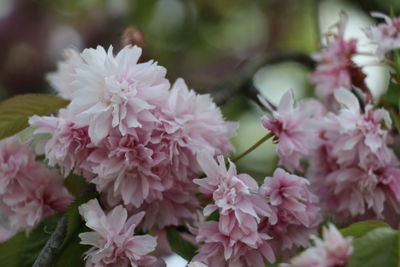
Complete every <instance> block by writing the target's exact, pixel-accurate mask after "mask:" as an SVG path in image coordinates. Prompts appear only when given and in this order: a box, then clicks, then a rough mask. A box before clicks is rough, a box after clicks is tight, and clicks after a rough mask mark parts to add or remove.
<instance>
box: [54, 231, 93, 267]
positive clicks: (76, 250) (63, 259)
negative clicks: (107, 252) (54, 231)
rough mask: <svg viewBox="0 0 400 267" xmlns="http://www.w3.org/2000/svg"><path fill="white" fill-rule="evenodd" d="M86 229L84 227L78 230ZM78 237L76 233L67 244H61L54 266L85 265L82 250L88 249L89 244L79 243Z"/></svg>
mask: <svg viewBox="0 0 400 267" xmlns="http://www.w3.org/2000/svg"><path fill="white" fill-rule="evenodd" d="M86 231H87V229H86V228H84V227H81V228H80V231H79V232H86ZM79 242H80V238H79V236H78V234H77V233H76V235H75V236H73V237H72V238H71V239H70V240H69V242H68V244H67V245H65V246H63V247H62V249H61V251H60V253H59V255H58V259H57V261H56V263H55V264H54V266H55V267H65V266H73V267H83V266H85V261H84V259H83V258H84V255H83V254H84V252H86V251H87V250H88V249H89V246H86V245H81V244H79Z"/></svg>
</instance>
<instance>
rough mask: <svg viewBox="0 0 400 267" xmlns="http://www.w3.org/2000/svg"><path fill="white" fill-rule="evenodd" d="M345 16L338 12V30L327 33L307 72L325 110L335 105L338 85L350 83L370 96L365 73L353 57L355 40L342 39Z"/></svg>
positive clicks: (350, 87)
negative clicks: (310, 71) (324, 43)
mask: <svg viewBox="0 0 400 267" xmlns="http://www.w3.org/2000/svg"><path fill="white" fill-rule="evenodd" d="M346 24H347V16H346V15H344V14H342V16H341V21H340V22H339V23H338V25H337V26H338V33H337V34H335V33H328V38H327V41H328V44H327V47H326V48H325V49H324V50H322V52H321V53H319V54H316V55H315V56H314V58H315V59H316V61H317V63H318V65H317V68H316V70H315V71H314V72H313V73H312V74H311V82H312V83H313V84H314V85H315V93H316V95H317V96H318V97H319V98H320V99H321V100H322V102H323V103H324V104H325V105H326V107H327V108H328V109H329V110H332V109H334V108H335V107H336V105H335V100H334V97H333V93H334V91H335V90H337V89H339V88H346V89H348V90H351V89H352V88H353V86H356V87H358V88H360V89H361V90H363V91H364V93H366V95H367V97H368V98H371V95H370V92H369V90H368V88H367V87H366V85H365V82H364V79H365V74H364V73H363V71H362V70H361V68H360V67H359V66H357V65H356V64H355V63H354V61H353V56H355V55H356V54H357V52H358V51H357V40H356V39H351V40H345V39H344V33H345V28H346Z"/></svg>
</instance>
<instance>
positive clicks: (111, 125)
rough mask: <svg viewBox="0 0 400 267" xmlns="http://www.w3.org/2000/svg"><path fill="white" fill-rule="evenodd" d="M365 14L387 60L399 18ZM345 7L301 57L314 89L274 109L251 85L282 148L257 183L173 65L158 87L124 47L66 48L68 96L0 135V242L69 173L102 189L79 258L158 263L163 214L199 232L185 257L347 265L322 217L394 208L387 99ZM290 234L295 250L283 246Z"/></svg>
mask: <svg viewBox="0 0 400 267" xmlns="http://www.w3.org/2000/svg"><path fill="white" fill-rule="evenodd" d="M374 15H375V16H377V17H382V18H384V19H385V23H383V24H379V25H378V26H376V27H371V28H370V29H367V30H366V31H365V32H366V34H367V36H368V37H370V39H371V41H372V42H373V43H375V44H377V49H376V52H377V54H378V56H379V57H378V58H379V60H383V61H384V62H386V61H387V62H389V61H390V56H391V54H390V53H391V51H392V50H394V49H398V48H400V23H399V21H400V19H399V18H394V19H391V18H389V17H387V16H383V15H377V14H374ZM346 20H347V18H346V16H345V15H342V18H341V21H340V22H339V23H338V25H337V26H338V27H337V28H338V32H337V33H330V34H329V37H328V39H329V40H328V42H327V47H325V48H324V49H323V50H322V51H321V52H320V53H318V54H317V55H315V57H314V58H315V60H316V61H317V63H318V64H317V67H316V69H315V70H314V71H313V73H312V74H311V76H310V81H311V82H312V83H313V84H314V85H315V88H316V96H317V98H310V99H303V100H300V101H295V100H294V95H293V93H292V91H291V90H289V91H287V92H286V93H285V94H284V95H283V96H282V98H281V100H280V102H279V104H278V106H277V107H273V106H272V105H271V104H270V103H269V102H268V101H266V100H265V99H264V98H262V97H260V102H261V103H263V104H264V106H265V108H266V110H267V112H266V115H264V116H262V117H261V119H260V120H261V123H260V124H261V125H262V126H263V127H264V128H265V129H266V130H268V132H269V135H267V136H271V137H273V140H274V142H275V143H276V144H277V146H276V153H277V155H278V157H279V162H278V165H279V167H278V168H277V169H276V170H275V171H274V172H273V174H272V175H271V176H268V177H265V179H264V181H263V183H262V184H259V183H258V182H257V181H256V179H254V178H253V177H252V176H251V175H249V174H247V173H238V171H237V169H236V165H235V158H236V160H238V159H240V158H241V157H242V156H243V155H246V154H242V155H241V156H239V157H235V158H233V157H232V159H230V158H229V156H230V153H232V152H234V147H233V145H232V144H231V142H230V139H231V138H232V137H233V136H234V135H235V134H236V129H237V127H238V124H237V123H235V122H228V121H225V119H224V117H223V115H222V112H221V110H220V108H219V107H218V106H217V105H216V104H215V103H214V102H213V100H212V98H211V97H210V95H202V94H198V93H196V92H195V91H193V90H190V89H189V88H188V87H187V85H186V83H185V81H184V80H183V79H177V80H176V81H175V82H174V83H173V84H172V85H171V83H170V82H169V80H168V79H167V78H166V69H165V68H164V67H162V66H159V65H158V64H157V63H156V62H154V61H147V62H144V61H143V60H142V59H141V54H142V50H141V48H139V47H137V46H126V47H124V48H122V49H121V50H120V51H119V52H118V53H116V54H114V52H113V48H112V47H109V48H108V49H107V50H106V49H104V48H103V47H101V46H98V47H97V48H96V49H92V48H91V49H85V50H84V51H83V52H82V53H78V52H77V51H75V50H68V51H67V52H66V53H65V60H64V61H62V62H60V63H59V65H58V70H57V71H56V72H54V73H51V74H49V75H48V80H49V82H50V83H51V85H52V86H53V88H54V89H55V90H56V91H57V93H58V94H59V95H60V96H61V97H63V98H65V99H68V100H69V101H70V102H69V104H68V106H67V107H66V108H63V109H61V110H59V111H58V113H57V114H54V115H50V116H38V115H35V116H32V117H30V119H29V124H30V126H31V127H32V128H33V134H32V137H31V140H30V143H29V144H22V143H21V142H20V140H19V139H18V138H17V137H16V136H13V137H9V138H7V139H4V140H1V141H0V211H1V216H0V219H1V220H0V242H2V241H5V240H7V239H9V238H11V236H12V235H13V234H15V233H16V232H18V231H30V230H32V229H33V228H34V227H35V226H37V225H38V224H39V222H40V221H42V220H43V219H44V218H46V217H48V216H50V215H53V214H55V213H57V212H64V211H65V210H66V209H67V207H68V206H69V205H70V203H71V202H72V200H73V197H72V195H71V194H70V193H69V192H68V190H67V189H66V188H65V187H64V185H63V177H64V178H66V177H71V175H70V174H75V175H79V176H82V177H84V179H85V180H86V181H87V183H90V184H93V185H94V186H95V188H96V191H97V193H98V196H99V197H98V199H97V198H96V199H92V200H90V201H89V202H87V203H85V204H82V205H81V206H79V213H80V215H81V216H82V219H83V220H84V221H85V224H86V226H87V228H90V231H86V232H83V233H80V234H79V238H80V240H81V244H84V245H89V246H90V248H89V250H87V251H86V252H85V253H84V255H82V257H84V259H85V261H86V266H96V267H101V266H153V267H155V266H162V265H163V262H162V260H161V259H159V258H158V256H159V255H158V253H157V246H161V245H162V242H163V241H162V240H161V239H162V238H161V236H162V235H163V234H165V232H164V231H165V229H167V230H166V231H167V232H168V230H170V229H175V228H176V229H178V228H179V229H180V232H178V235H181V237H182V239H183V240H184V241H185V242H187V243H189V244H191V245H196V252H195V255H193V257H191V259H189V260H191V262H190V263H189V266H192V267H196V266H197V267H204V266H210V267H217V266H227V267H228V266H238V267H239V266H244V267H253V266H255V267H263V266H265V263H266V262H269V263H274V262H276V261H277V259H280V260H282V259H283V261H286V262H288V263H282V264H281V265H280V266H282V267H289V266H292V267H302V266H305V267H306V266H319V267H333V266H336V267H337V266H345V265H346V264H347V262H348V259H349V257H350V256H351V255H352V253H353V245H352V240H353V239H352V238H349V237H346V238H344V237H343V236H342V235H341V233H340V232H339V231H338V230H337V229H336V227H335V225H333V224H329V226H328V227H327V228H323V233H322V239H320V238H318V237H317V236H316V235H317V233H318V229H319V227H320V225H321V224H322V225H323V224H324V222H323V218H324V215H328V216H329V218H330V220H332V221H333V222H335V223H340V224H349V223H351V222H357V221H362V220H368V219H379V220H384V221H386V222H387V223H389V224H390V225H391V226H393V227H397V225H398V224H399V222H400V220H399V218H400V160H399V159H398V157H397V155H396V153H395V150H394V146H393V144H394V142H395V138H396V129H394V127H393V125H392V119H391V114H390V113H389V111H391V110H390V109H387V108H385V107H384V106H383V105H379V103H378V102H374V100H373V97H372V94H371V92H370V90H369V88H368V86H367V84H366V82H365V77H366V75H365V74H364V71H363V67H362V66H360V65H357V64H356V63H355V62H354V60H353V56H355V55H357V53H358V41H357V40H355V39H351V40H346V39H345V38H344V32H345V28H346ZM397 60H399V63H398V64H400V58H399V59H397ZM390 64H392V65H393V61H390ZM393 75H395V73H393ZM268 132H266V134H268ZM397 133H398V132H397ZM265 139H267V138H265ZM250 150H251V149H250ZM246 153H247V152H246ZM42 155H44V159H41V158H40V157H41V156H42ZM67 179H72V178H67ZM182 228H183V229H184V230H182ZM155 235H158V238H157V237H156V236H155ZM310 239H311V241H312V242H310ZM157 243H159V244H157ZM311 244H313V245H311ZM307 247H308V248H307ZM299 248H306V249H305V250H304V251H302V252H301V254H299V255H297V256H295V254H296V252H297V251H298V250H299ZM150 253H151V255H150ZM290 258H291V259H290Z"/></svg>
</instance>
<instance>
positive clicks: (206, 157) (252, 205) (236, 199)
mask: <svg viewBox="0 0 400 267" xmlns="http://www.w3.org/2000/svg"><path fill="white" fill-rule="evenodd" d="M198 161H199V164H200V167H201V168H202V170H203V171H204V172H205V174H206V175H207V177H205V178H201V179H195V180H193V182H194V183H195V184H198V185H199V186H200V188H199V190H200V192H202V193H203V194H206V195H212V198H213V201H214V204H209V205H207V206H206V207H205V208H204V215H205V216H209V215H210V214H211V213H212V212H214V211H215V210H218V211H219V214H220V221H221V222H222V223H223V224H222V225H221V231H222V232H223V231H226V230H227V229H229V226H228V224H230V223H232V222H231V220H237V222H238V223H239V227H241V228H243V229H247V230H249V231H250V230H252V231H255V230H256V228H257V223H258V222H259V221H260V216H267V217H269V216H271V217H273V214H272V212H271V209H270V207H269V206H268V204H267V202H266V201H264V200H263V199H262V198H260V197H259V196H258V194H257V191H258V184H257V182H256V181H255V180H254V179H253V178H252V177H251V176H250V175H248V174H237V172H236V166H235V164H234V163H232V162H230V161H229V169H228V170H227V169H226V166H225V160H224V158H223V157H222V156H218V163H216V162H215V160H214V159H213V157H212V156H211V155H210V154H208V153H200V154H199V155H198ZM225 216H226V217H225ZM247 230H244V231H247Z"/></svg>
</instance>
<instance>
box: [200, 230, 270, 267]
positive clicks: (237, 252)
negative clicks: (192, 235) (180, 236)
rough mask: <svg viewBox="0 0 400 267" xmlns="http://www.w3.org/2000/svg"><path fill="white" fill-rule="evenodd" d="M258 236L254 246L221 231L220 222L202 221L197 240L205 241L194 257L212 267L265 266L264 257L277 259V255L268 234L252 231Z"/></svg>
mask: <svg viewBox="0 0 400 267" xmlns="http://www.w3.org/2000/svg"><path fill="white" fill-rule="evenodd" d="M252 234H253V235H255V236H256V237H257V242H256V244H255V245H254V246H249V245H248V244H246V243H245V242H242V240H232V239H231V237H230V236H229V235H225V234H223V233H221V232H220V226H219V225H218V222H202V223H200V225H199V229H198V234H197V237H196V241H197V242H204V244H203V245H201V246H200V248H199V253H198V254H197V255H196V256H195V257H194V258H193V261H198V262H201V263H205V264H207V266H210V267H217V266H221V267H229V266H243V267H264V266H265V263H264V258H265V259H267V260H268V261H269V262H274V261H275V255H274V252H273V250H272V248H271V247H270V245H269V244H268V240H269V239H270V237H269V236H268V235H266V234H258V233H252Z"/></svg>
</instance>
